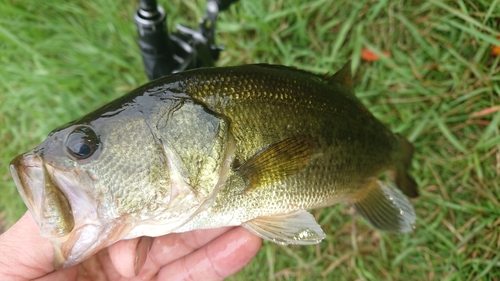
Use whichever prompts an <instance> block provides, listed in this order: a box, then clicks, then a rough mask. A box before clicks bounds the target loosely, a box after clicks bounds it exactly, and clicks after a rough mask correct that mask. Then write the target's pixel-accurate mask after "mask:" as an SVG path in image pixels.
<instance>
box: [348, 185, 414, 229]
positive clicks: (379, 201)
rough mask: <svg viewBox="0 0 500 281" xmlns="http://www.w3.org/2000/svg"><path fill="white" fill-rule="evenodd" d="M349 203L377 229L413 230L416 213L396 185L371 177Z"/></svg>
mask: <svg viewBox="0 0 500 281" xmlns="http://www.w3.org/2000/svg"><path fill="white" fill-rule="evenodd" d="M351 204H352V205H354V208H355V209H356V211H357V212H358V213H359V214H360V215H361V216H363V217H364V218H365V219H366V220H367V221H368V222H369V223H370V224H371V225H372V226H373V227H375V228H377V229H379V230H382V231H387V232H395V233H406V232H410V231H412V230H413V224H414V223H415V220H416V215H415V210H414V209H413V206H412V204H411V203H410V201H408V199H407V198H406V197H405V196H404V195H403V193H402V192H401V191H400V190H399V189H398V188H397V187H395V186H393V185H391V184H389V183H387V182H383V181H381V180H379V179H373V180H372V181H371V182H370V183H369V185H368V186H367V187H366V188H364V189H363V190H362V191H360V192H359V194H358V195H357V196H356V197H355V198H354V199H353V201H351Z"/></svg>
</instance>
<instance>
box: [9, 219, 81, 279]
mask: <svg viewBox="0 0 500 281" xmlns="http://www.w3.org/2000/svg"><path fill="white" fill-rule="evenodd" d="M39 233H40V230H39V228H38V225H37V224H36V222H35V220H34V219H33V217H32V216H31V214H30V213H29V212H26V213H25V214H24V216H23V217H22V218H21V219H20V220H19V221H17V222H16V224H14V225H13V226H12V227H11V228H10V229H8V230H7V231H6V232H5V233H3V234H2V235H0V280H6V279H7V280H9V279H16V280H31V279H36V278H40V277H43V276H46V275H47V274H49V273H51V272H53V271H55V269H54V266H53V265H52V261H53V257H54V251H53V249H52V245H51V243H50V241H49V240H48V239H46V238H44V237H41V236H40V234H39ZM61 274H63V275H65V276H66V277H68V278H67V279H66V280H68V279H69V277H70V276H75V274H76V267H75V268H71V269H69V270H66V271H65V272H61ZM58 275H59V274H58ZM60 277H62V276H60Z"/></svg>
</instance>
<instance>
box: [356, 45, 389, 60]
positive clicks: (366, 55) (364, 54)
mask: <svg viewBox="0 0 500 281" xmlns="http://www.w3.org/2000/svg"><path fill="white" fill-rule="evenodd" d="M382 53H383V54H384V56H386V57H390V56H391V53H390V52H389V51H382ZM361 58H362V59H363V60H364V61H377V60H379V58H380V57H379V56H378V55H377V54H376V53H375V52H373V51H371V50H369V49H367V48H364V49H363V50H361Z"/></svg>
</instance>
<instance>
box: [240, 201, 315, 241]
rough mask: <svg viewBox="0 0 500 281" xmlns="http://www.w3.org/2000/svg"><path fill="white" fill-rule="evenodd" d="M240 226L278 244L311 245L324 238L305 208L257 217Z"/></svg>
mask: <svg viewBox="0 0 500 281" xmlns="http://www.w3.org/2000/svg"><path fill="white" fill-rule="evenodd" d="M242 226H243V227H245V228H246V229H248V230H249V231H250V232H252V233H253V234H255V235H257V236H260V237H262V238H263V239H266V240H269V241H271V242H274V243H277V244H280V245H288V244H298V245H311V244H317V243H319V242H321V240H323V239H324V238H325V233H324V232H323V230H322V229H321V226H319V224H318V223H317V222H316V220H315V219H314V217H313V216H312V215H311V214H310V213H309V212H307V211H305V210H300V211H295V212H292V213H287V214H280V215H274V216H268V217H258V218H255V219H253V220H251V221H248V222H245V223H243V224H242Z"/></svg>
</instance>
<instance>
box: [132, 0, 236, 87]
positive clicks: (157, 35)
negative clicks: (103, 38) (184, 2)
mask: <svg viewBox="0 0 500 281" xmlns="http://www.w3.org/2000/svg"><path fill="white" fill-rule="evenodd" d="M236 1H237V0H209V1H208V2H207V8H206V13H205V16H204V17H203V19H202V20H201V22H200V24H199V27H198V29H196V30H195V29H190V28H188V27H185V26H182V25H178V26H177V30H178V31H177V32H175V33H172V34H169V33H168V28H167V21H166V19H167V15H166V13H165V10H164V9H163V8H162V7H161V6H158V5H157V3H156V0H140V4H139V9H138V10H137V11H136V13H135V15H134V21H135V24H136V27H137V30H138V32H139V40H138V42H139V47H140V49H141V55H142V59H143V61H144V68H145V71H146V74H147V75H148V77H149V79H150V80H153V79H156V78H159V77H162V76H165V75H168V74H172V73H176V72H179V71H183V70H187V69H192V68H199V67H208V66H215V62H216V61H217V59H218V58H219V55H220V52H221V51H222V50H224V46H221V45H216V44H215V23H216V20H217V15H218V13H219V12H220V11H223V10H225V9H227V8H228V7H229V5H230V4H231V3H233V2H236Z"/></svg>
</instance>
